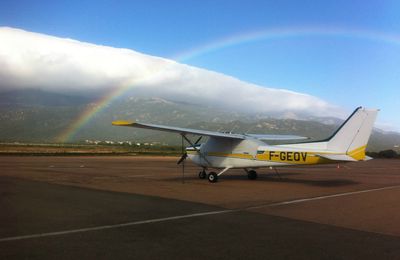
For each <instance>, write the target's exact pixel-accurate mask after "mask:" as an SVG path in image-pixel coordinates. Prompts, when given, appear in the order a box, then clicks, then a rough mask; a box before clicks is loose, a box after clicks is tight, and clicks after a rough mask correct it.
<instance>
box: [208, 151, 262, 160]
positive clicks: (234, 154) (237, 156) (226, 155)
mask: <svg viewBox="0 0 400 260" xmlns="http://www.w3.org/2000/svg"><path fill="white" fill-rule="evenodd" d="M207 155H208V156H218V157H233V158H240V159H250V160H252V159H254V157H253V156H252V155H251V154H242V153H221V152H210V153H208V154H207Z"/></svg>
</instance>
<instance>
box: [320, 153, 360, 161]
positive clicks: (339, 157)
mask: <svg viewBox="0 0 400 260" xmlns="http://www.w3.org/2000/svg"><path fill="white" fill-rule="evenodd" d="M317 155H318V156H319V157H322V158H325V159H329V160H332V161H349V162H355V161H357V160H356V159H354V158H353V157H351V156H348V155H346V154H317Z"/></svg>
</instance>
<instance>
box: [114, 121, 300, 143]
mask: <svg viewBox="0 0 400 260" xmlns="http://www.w3.org/2000/svg"><path fill="white" fill-rule="evenodd" d="M112 124H113V125H115V126H130V127H136V128H144V129H151V130H158V131H165V132H173V133H178V134H194V135H203V136H212V137H221V138H232V139H242V140H244V139H247V138H249V137H250V138H255V139H259V140H264V141H267V140H268V141H271V140H277V141H283V140H304V139H308V137H303V136H297V135H262V134H234V133H221V132H216V131H208V130H198V129H190V128H183V127H176V126H165V125H156V124H147V123H138V122H134V121H114V122H112Z"/></svg>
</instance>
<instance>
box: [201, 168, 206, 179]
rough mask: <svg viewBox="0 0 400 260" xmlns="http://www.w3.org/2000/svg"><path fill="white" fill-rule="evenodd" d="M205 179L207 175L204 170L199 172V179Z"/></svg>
mask: <svg viewBox="0 0 400 260" xmlns="http://www.w3.org/2000/svg"><path fill="white" fill-rule="evenodd" d="M206 177H207V173H206V171H205V170H202V171H200V172H199V179H205V178H206Z"/></svg>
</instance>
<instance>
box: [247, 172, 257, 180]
mask: <svg viewBox="0 0 400 260" xmlns="http://www.w3.org/2000/svg"><path fill="white" fill-rule="evenodd" d="M247 177H248V178H249V180H255V179H257V172H256V171H254V170H251V171H249V172H248V173H247Z"/></svg>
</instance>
